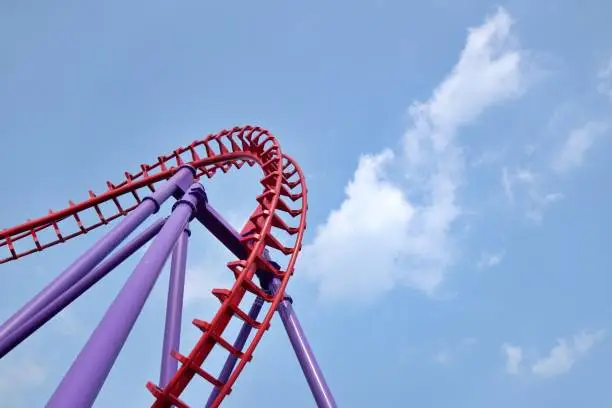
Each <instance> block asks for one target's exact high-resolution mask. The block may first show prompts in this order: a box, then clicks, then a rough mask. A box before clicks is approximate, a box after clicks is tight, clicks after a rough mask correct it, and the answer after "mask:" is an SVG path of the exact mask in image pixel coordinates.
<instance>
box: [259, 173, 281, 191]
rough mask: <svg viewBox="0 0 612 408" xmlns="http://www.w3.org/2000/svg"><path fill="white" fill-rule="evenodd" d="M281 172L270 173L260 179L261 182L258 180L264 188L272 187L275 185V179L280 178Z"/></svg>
mask: <svg viewBox="0 0 612 408" xmlns="http://www.w3.org/2000/svg"><path fill="white" fill-rule="evenodd" d="M280 175H281V172H280V171H278V170H277V171H272V172H270V173H268V174H267V175H266V176H265V177H264V178H262V179H261V180H259V182H260V183H261V184H262V185H263V186H264V187H273V186H274V185H275V184H276V180H275V178H276V177H280Z"/></svg>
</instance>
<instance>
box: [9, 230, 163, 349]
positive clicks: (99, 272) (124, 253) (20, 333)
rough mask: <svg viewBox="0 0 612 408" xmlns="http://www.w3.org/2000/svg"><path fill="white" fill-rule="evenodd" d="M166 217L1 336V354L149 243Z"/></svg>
mask: <svg viewBox="0 0 612 408" xmlns="http://www.w3.org/2000/svg"><path fill="white" fill-rule="evenodd" d="M164 222H165V220H163V219H162V220H158V221H156V222H155V223H154V224H152V225H151V226H149V227H148V228H147V229H146V230H145V231H143V232H142V233H141V234H140V235H139V236H138V237H136V238H135V239H134V240H132V241H131V242H129V243H128V244H126V245H125V246H124V247H123V248H121V249H120V250H119V251H117V253H115V254H112V255H111V256H110V257H109V258H108V259H106V260H105V261H103V262H102V263H101V264H100V265H98V267H97V268H96V269H94V270H93V271H92V272H91V273H89V274H87V275H85V276H84V277H83V279H81V280H80V281H78V282H77V283H76V284H74V285H73V286H72V287H71V288H70V289H68V290H67V291H66V292H64V293H62V294H61V295H60V296H59V297H58V298H56V299H55V300H53V301H52V302H51V303H50V304H49V305H48V306H47V307H45V308H44V309H43V310H41V311H40V312H38V313H37V314H36V315H35V316H33V317H32V318H31V319H30V320H28V321H27V322H26V323H25V324H24V325H22V326H19V327H18V328H17V329H15V330H14V331H12V332H10V333H9V334H8V336H6V337H5V338H2V339H1V340H0V358H2V357H4V356H5V355H6V354H7V353H8V352H10V351H11V350H12V349H13V348H15V347H16V346H17V345H19V343H21V342H22V341H23V340H25V339H27V338H28V337H29V336H30V335H31V334H32V333H34V332H35V331H36V330H37V329H38V328H40V327H41V326H42V325H44V324H45V323H47V322H48V321H49V320H51V319H52V318H53V317H54V316H55V315H56V314H58V313H59V312H60V311H62V310H63V309H64V308H65V307H66V306H68V305H69V304H70V303H72V302H73V301H74V300H75V299H77V298H78V297H79V296H81V295H82V294H83V293H85V291H87V290H88V289H89V288H91V287H92V286H93V285H95V284H96V283H97V282H98V281H100V279H102V278H104V277H105V276H106V275H107V274H108V273H109V272H110V271H112V270H113V269H114V268H116V267H117V265H119V264H121V262H123V261H125V260H126V259H127V258H128V257H130V256H131V255H132V254H134V252H136V251H138V249H140V247H142V246H143V245H144V244H145V243H147V242H148V241H149V240H150V239H151V238H153V237H154V236H155V234H157V233H158V232H159V230H160V229H161V228H162V226H163V225H164Z"/></svg>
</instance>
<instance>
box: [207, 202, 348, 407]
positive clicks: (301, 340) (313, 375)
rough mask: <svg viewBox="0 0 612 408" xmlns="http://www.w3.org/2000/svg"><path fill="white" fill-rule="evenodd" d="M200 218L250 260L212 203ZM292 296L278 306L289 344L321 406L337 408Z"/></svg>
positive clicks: (275, 287) (270, 287)
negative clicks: (293, 304)
mask: <svg viewBox="0 0 612 408" xmlns="http://www.w3.org/2000/svg"><path fill="white" fill-rule="evenodd" d="M196 218H197V219H198V221H200V222H201V223H202V224H203V225H204V226H205V227H206V228H208V230H209V231H210V232H211V233H212V234H213V235H214V236H215V237H216V238H217V239H219V240H220V241H221V242H222V243H223V244H224V245H225V246H226V247H227V248H228V249H229V250H230V251H231V252H232V253H233V254H234V255H236V256H237V257H238V258H240V259H245V258H246V251H245V249H244V246H243V244H242V243H241V242H240V234H239V233H238V231H236V230H235V229H234V228H233V227H232V226H231V225H229V224H228V223H227V222H226V221H225V220H224V219H223V218H222V217H221V215H220V214H219V213H218V212H217V211H216V210H215V209H214V208H212V206H211V205H210V204H208V203H207V204H206V206H205V207H204V208H202V209H201V210H199V211H198V213H197V214H196ZM278 287H279V285H278V281H274V280H272V281H271V282H270V283H269V285H268V287H267V288H264V289H267V290H274V292H276V290H278ZM290 299H291V298H290V297H289V296H288V295H287V294H285V300H283V301H282V302H281V303H280V304H279V305H278V309H277V310H278V313H279V315H280V317H281V320H282V321H283V325H284V326H285V330H286V331H287V335H288V336H289V341H290V342H291V345H292V346H293V350H294V351H295V354H296V356H297V358H298V361H299V363H300V367H302V371H303V372H304V375H305V377H306V381H307V382H308V385H309V387H310V390H311V392H312V394H313V397H314V398H315V401H316V402H317V405H318V406H319V407H325V408H332V407H336V402H335V401H334V397H333V395H332V393H331V391H330V389H329V386H328V385H327V382H326V381H325V377H324V376H323V372H322V371H321V368H320V367H319V365H318V363H317V360H316V358H315V356H314V353H313V351H312V349H311V348H310V344H309V343H308V340H307V339H306V334H305V333H304V330H303V329H302V327H301V325H300V322H299V320H298V318H297V315H296V314H295V311H294V310H293V306H292V305H291V301H290Z"/></svg>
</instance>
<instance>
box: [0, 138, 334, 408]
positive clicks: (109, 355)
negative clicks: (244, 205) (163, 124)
mask: <svg viewBox="0 0 612 408" xmlns="http://www.w3.org/2000/svg"><path fill="white" fill-rule="evenodd" d="M245 164H246V165H248V166H253V165H255V164H257V165H259V167H260V168H261V170H262V172H263V176H262V178H261V181H260V182H261V185H262V187H263V189H262V193H261V194H260V195H259V196H257V198H256V202H257V205H256V209H255V211H254V212H253V213H252V215H251V216H250V217H249V219H248V221H247V222H246V224H245V226H244V228H243V229H242V231H241V232H237V231H236V230H234V229H233V228H232V227H231V226H230V225H229V224H228V223H227V222H225V221H224V220H223V218H222V217H221V216H220V215H219V213H218V212H217V211H216V210H215V209H214V208H213V207H212V206H211V205H210V203H209V202H208V198H207V196H206V192H205V190H204V187H203V186H202V184H200V183H199V179H200V178H201V177H202V176H205V177H208V178H212V177H213V176H214V175H215V174H217V173H218V171H221V172H223V173H225V172H227V171H228V170H230V169H231V168H232V167H235V168H238V169H240V168H241V167H242V166H243V165H245ZM146 189H148V190H150V195H148V196H146V197H144V198H141V197H142V194H143V193H142V191H143V190H146ZM170 197H174V198H175V199H176V200H177V201H176V202H175V204H174V206H173V207H172V212H171V214H170V215H169V216H168V217H167V218H165V219H160V220H157V221H155V222H153V223H152V224H151V225H150V226H149V227H148V228H147V229H145V230H144V231H143V232H142V233H140V235H138V236H137V237H135V238H134V239H133V240H132V241H130V242H128V243H127V244H125V245H124V246H123V247H121V248H119V249H117V248H118V247H119V245H120V244H121V243H122V242H123V241H124V240H125V239H126V238H127V237H128V236H129V235H130V234H131V233H132V232H134V230H135V229H136V228H137V227H138V226H140V225H141V224H142V223H143V222H144V221H145V220H146V219H147V218H148V217H150V216H151V215H153V214H155V213H157V212H158V211H159V210H160V207H161V205H162V203H164V202H165V201H166V200H168V199H169V198H170ZM126 200H131V201H130V203H129V204H126ZM104 203H107V204H106V205H108V203H111V204H112V205H113V208H114V210H113V212H112V213H110V214H109V213H107V214H104V212H103V208H102V206H103V204H104ZM307 207H308V204H307V189H306V182H305V180H304V175H303V173H302V170H301V169H300V167H299V166H298V165H297V164H296V163H295V162H294V161H293V159H291V157H289V156H287V155H284V154H283V153H282V151H281V148H280V146H279V144H278V142H277V140H276V139H275V138H274V137H273V136H272V134H270V133H269V132H268V131H267V130H265V129H262V128H259V127H252V126H246V127H236V128H233V129H231V130H223V131H221V132H220V133H218V134H213V135H209V136H207V137H206V138H204V139H202V140H198V141H194V142H193V143H191V144H190V145H189V146H186V147H182V148H179V149H176V150H174V151H173V152H172V153H171V154H170V155H167V156H160V157H158V159H157V162H155V163H154V164H152V165H141V166H140V171H139V172H137V173H135V174H130V173H127V172H126V173H125V179H124V180H123V181H122V182H120V183H118V184H113V183H111V182H107V190H106V191H105V192H104V193H101V194H94V193H93V192H92V191H90V192H89V199H87V200H85V201H82V202H79V203H73V202H72V201H71V202H70V203H69V206H68V207H66V208H65V209H63V210H61V211H49V214H48V215H47V216H45V217H42V218H39V219H35V220H33V221H28V222H26V223H24V224H21V225H19V226H16V227H13V228H9V229H4V230H2V231H0V251H3V252H0V263H6V262H10V261H14V260H17V259H19V258H22V257H24V256H26V255H29V254H32V253H34V252H38V251H42V250H44V249H46V248H49V247H51V246H54V245H57V244H60V243H63V242H66V241H67V240H69V239H72V238H74V237H77V236H79V235H83V234H86V233H87V232H89V231H91V230H93V229H94V228H98V227H101V226H105V225H106V224H109V223H110V222H111V221H113V220H115V219H119V218H121V217H124V218H123V219H121V220H120V222H118V223H117V225H115V226H114V227H113V228H112V229H111V230H110V231H109V232H108V233H107V234H106V235H105V236H103V237H102V238H101V239H99V240H98V241H97V242H96V243H95V244H94V245H93V246H92V247H91V248H90V249H89V250H88V251H87V252H85V253H84V254H83V255H82V256H81V257H80V258H78V259H77V260H76V261H75V262H74V263H72V264H71V265H70V266H69V267H68V268H67V269H66V270H65V271H64V272H63V273H61V274H60V275H59V276H57V277H56V278H55V279H54V280H53V281H52V282H51V283H50V284H49V285H47V286H46V287H45V288H44V289H43V290H42V291H40V292H39V293H38V294H37V295H36V296H35V297H34V298H33V299H31V300H30V301H29V302H28V303H26V305H24V306H23V307H22V308H21V309H20V310H19V311H18V312H17V313H15V314H14V315H13V316H12V317H11V318H9V319H8V320H7V321H6V322H5V323H4V324H3V325H2V326H0V358H2V357H4V356H5V355H6V354H7V353H8V352H9V351H11V350H12V349H13V348H14V347H15V346H17V345H18V344H19V343H20V342H22V341H23V340H24V339H26V338H27V337H28V336H29V335H31V334H32V333H33V332H34V331H36V330H37V329H38V328H39V327H41V326H42V325H43V324H45V323H46V322H47V321H49V320H50V319H51V318H53V316H55V315H56V314H57V313H59V312H60V311H61V310H62V309H64V308H65V307H66V306H68V305H69V304H70V303H71V302H72V301H74V300H75V299H76V298H77V297H78V296H80V295H81V294H83V293H84V292H85V291H87V290H88V289H89V288H90V287H92V286H93V285H94V284H95V283H97V282H98V281H99V280H100V279H102V278H103V277H104V276H105V275H106V274H108V273H109V272H110V271H112V270H113V269H114V268H115V267H116V266H118V265H119V264H121V263H122V262H123V261H124V260H125V259H127V258H128V257H130V256H131V255H133V254H134V253H135V252H136V251H137V250H138V249H139V248H140V247H142V246H143V245H144V244H145V243H147V242H148V241H150V240H152V243H151V245H150V246H149V248H148V249H147V250H146V252H145V254H144V256H143V257H142V259H141V260H140V261H139V263H138V264H137V266H136V267H135V269H134V271H133V273H132V275H131V276H130V277H129V278H128V280H127V281H126V283H125V285H124V286H123V288H122V289H121V291H120V292H119V294H118V295H117V297H116V298H115V300H114V301H113V303H112V304H111V306H110V307H109V308H108V310H107V312H106V314H105V315H104V317H103V318H102V320H101V322H100V323H99V325H98V326H97V328H96V329H95V330H94V332H93V333H92V334H91V337H90V338H89V340H88V341H87V343H86V344H85V346H84V347H83V349H82V350H81V352H80V353H79V355H78V356H77V358H76V359H75V361H74V362H73V364H72V366H71V367H70V369H69V370H68V372H67V373H66V375H65V376H64V378H63V379H62V381H61V382H60V384H59V385H58V387H57V389H56V390H55V392H54V394H53V395H52V396H51V398H50V400H49V402H48V403H47V407H51V408H66V407H71V408H78V407H90V406H92V405H93V403H94V401H95V399H96V397H97V395H98V393H99V391H100V389H101V387H102V385H103V383H104V381H105V379H106V378H107V376H108V374H109V372H110V370H111V368H112V365H113V364H114V361H115V359H116V358H117V356H118V354H119V352H120V351H121V348H122V347H123V344H124V343H125V341H126V339H127V337H128V335H129V333H130V331H131V329H132V327H133V325H134V323H135V321H136V319H137V318H138V315H139V314H140V311H141V310H142V307H143V306H144V303H145V301H146V299H147V297H148V295H149V293H150V292H151V290H152V288H153V286H154V285H155V282H156V280H157V278H158V276H159V274H160V272H161V270H162V269H163V267H164V264H165V263H166V261H167V259H168V258H169V257H170V256H171V258H172V260H171V268H170V282H169V288H168V298H167V308H166V321H165V334H164V340H163V347H162V363H161V373H160V379H159V385H155V384H153V383H151V382H149V383H148V384H147V385H146V386H147V388H148V389H149V391H150V392H151V393H152V395H153V399H154V401H153V403H152V405H151V406H152V407H156V408H161V407H171V406H176V407H180V408H183V407H187V406H188V405H187V404H186V403H185V402H184V401H182V400H181V393H182V392H183V391H184V390H185V388H186V387H187V385H188V384H189V382H190V381H191V380H192V379H193V378H194V377H195V376H198V377H201V378H203V379H204V380H206V381H208V382H210V383H211V384H212V386H213V390H212V393H211V395H210V397H209V399H208V401H207V402H206V406H207V407H218V406H219V405H220V404H221V402H222V401H223V400H224V398H225V397H226V396H227V395H228V394H229V393H230V391H231V387H232V385H233V384H234V383H235V382H236V379H237V378H238V376H239V375H240V373H241V372H242V370H243V369H244V367H245V365H246V364H247V363H248V362H249V361H250V360H251V358H252V356H253V352H254V350H255V348H256V347H257V344H258V343H259V341H260V340H261V338H262V336H263V335H264V333H265V332H266V331H267V330H268V328H269V327H270V321H271V319H272V316H273V314H274V312H275V311H277V310H278V312H279V315H280V318H281V320H282V322H283V325H284V327H285V329H286V331H287V334H288V336H289V339H290V342H291V344H292V346H293V348H294V351H295V353H296V355H297V358H298V360H299V362H300V366H301V368H302V370H303V372H304V374H305V377H306V380H307V382H308V384H309V386H310V389H311V391H312V393H313V396H314V399H315V401H316V404H317V406H319V407H335V406H336V403H335V401H334V399H333V396H332V394H331V392H330V390H329V388H328V386H327V384H326V382H325V379H324V377H323V375H322V373H321V370H320V368H319V366H318V365H317V362H316V359H315V357H314V355H313V352H312V350H311V349H310V346H309V344H308V341H307V340H306V336H305V334H304V332H303V330H302V328H301V327H300V324H299V321H298V319H297V316H296V314H295V312H294V310H293V308H292V300H291V298H290V297H289V296H288V295H287V294H286V293H285V288H286V287H287V283H288V282H289V279H290V277H291V275H292V274H293V272H294V265H295V262H296V260H297V256H298V253H299V252H300V249H301V245H302V237H303V234H304V229H305V228H306V211H307ZM87 211H93V212H94V213H95V215H96V216H95V222H93V223H89V224H88V223H87V222H86V221H85V217H84V214H85V212H87ZM193 219H195V220H197V221H198V222H199V223H201V224H202V225H204V226H205V227H206V228H207V229H208V230H209V231H210V232H211V233H212V234H213V235H214V236H215V237H216V238H217V239H218V240H219V241H221V242H222V243H223V244H224V245H225V246H226V247H227V248H228V249H229V250H230V251H231V252H232V253H233V254H234V255H235V256H236V260H234V261H232V262H229V263H228V264H227V266H228V268H229V269H230V270H231V271H232V272H233V274H234V277H235V282H234V284H233V286H232V287H231V288H216V289H213V290H212V293H213V295H215V296H216V297H217V298H218V299H219V301H220V303H221V306H220V308H219V309H218V311H217V313H216V314H215V316H214V317H213V318H212V320H210V321H209V322H207V321H203V320H200V319H194V320H193V324H194V325H195V326H196V327H197V328H198V329H200V330H201V331H202V335H201V337H200V339H199V341H198V342H197V343H196V344H195V345H194V346H193V348H192V350H191V351H190V352H189V353H187V354H181V353H179V351H178V350H177V349H178V346H179V340H180V330H181V327H180V326H181V323H180V322H181V316H182V304H183V287H184V282H185V264H186V258H187V247H188V238H189V235H190V230H189V227H190V222H191V221H192V220H193ZM69 224H71V226H70V225H69ZM49 232H52V234H49ZM43 235H51V236H52V238H51V239H47V240H46V241H45V240H44V239H42V238H41V237H42V236H43ZM281 236H282V237H281ZM272 253H274V257H275V258H276V259H275V260H273V259H272V256H271V255H270V254H272ZM275 261H278V263H277V262H275ZM281 265H283V266H282V267H281ZM247 292H250V293H251V294H253V295H254V297H255V301H254V303H253V305H252V306H251V308H250V310H249V311H248V312H247V311H245V310H243V309H242V308H241V301H242V300H243V298H244V297H245V295H246V293H247ZM265 303H267V304H269V306H270V307H269V308H268V311H267V313H266V314H265V316H264V317H263V318H262V319H260V320H257V319H258V317H259V314H260V311H261V309H262V307H263V305H264V304H265ZM232 319H240V320H242V322H243V323H242V328H241V330H240V332H239V334H238V337H237V338H236V339H235V341H234V342H233V343H230V342H229V341H228V340H227V339H226V338H225V336H224V332H225V329H226V328H227V327H228V325H229V323H230V321H231V320H232ZM252 331H254V332H255V333H254V336H252V338H251V340H250V341H249V337H250V334H251V333H252ZM215 345H218V346H220V347H222V348H223V349H225V350H227V352H228V357H227V360H226V362H225V365H224V366H223V369H222V371H221V373H220V374H219V375H218V376H217V377H215V376H214V375H213V374H212V373H209V372H207V371H205V369H204V368H203V365H204V362H205V360H206V358H207V356H209V354H210V352H211V350H212V349H213V347H214V346H215Z"/></svg>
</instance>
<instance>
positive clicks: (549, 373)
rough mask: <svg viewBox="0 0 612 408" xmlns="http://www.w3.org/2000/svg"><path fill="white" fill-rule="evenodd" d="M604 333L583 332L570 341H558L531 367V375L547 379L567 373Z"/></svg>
mask: <svg viewBox="0 0 612 408" xmlns="http://www.w3.org/2000/svg"><path fill="white" fill-rule="evenodd" d="M604 337H605V331H603V330H599V331H596V332H587V331H583V332H580V333H578V334H576V335H574V336H573V338H572V339H569V340H568V339H559V340H557V345H556V346H555V347H553V348H552V349H551V350H550V353H549V354H548V356H546V357H544V358H541V359H539V360H538V361H536V362H535V364H533V366H532V372H533V374H535V375H537V376H539V377H544V378H549V377H555V376H558V375H560V374H564V373H567V372H568V371H569V370H570V369H571V368H572V367H573V366H574V364H575V363H576V361H577V360H578V359H579V358H580V357H583V356H584V355H586V354H587V352H588V351H589V350H590V349H591V347H593V346H594V345H595V344H597V343H599V342H600V341H602V340H603V339H604Z"/></svg>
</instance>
